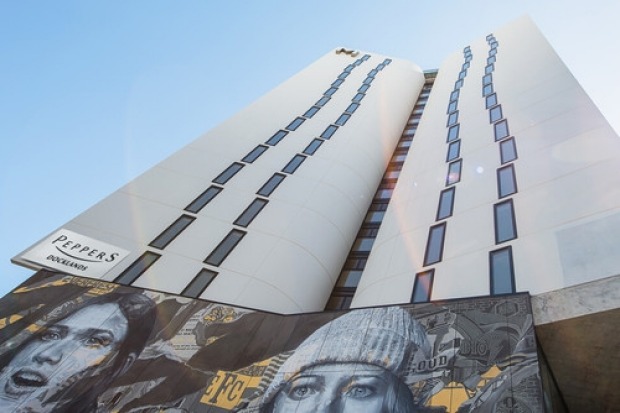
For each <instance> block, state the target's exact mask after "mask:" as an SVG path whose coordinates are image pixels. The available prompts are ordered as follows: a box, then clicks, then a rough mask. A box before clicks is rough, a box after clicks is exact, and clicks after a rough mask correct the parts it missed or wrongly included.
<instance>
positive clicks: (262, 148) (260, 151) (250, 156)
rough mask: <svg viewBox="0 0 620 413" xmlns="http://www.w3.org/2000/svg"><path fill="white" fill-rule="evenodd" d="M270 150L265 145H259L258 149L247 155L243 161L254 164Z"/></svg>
mask: <svg viewBox="0 0 620 413" xmlns="http://www.w3.org/2000/svg"><path fill="white" fill-rule="evenodd" d="M268 148H269V147H268V146H265V145H258V146H257V147H256V148H254V149H252V151H251V152H250V153H248V154H247V155H245V156H244V157H243V159H242V161H243V162H246V163H252V162H254V161H255V160H256V159H258V157H259V156H261V155H262V154H263V152H265V151H266V150H267V149H268Z"/></svg>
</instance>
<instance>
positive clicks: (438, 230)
mask: <svg viewBox="0 0 620 413" xmlns="http://www.w3.org/2000/svg"><path fill="white" fill-rule="evenodd" d="M445 234H446V223H445V222H444V223H442V224H439V225H435V226H433V227H431V229H430V230H429V232H428V242H427V243H426V253H425V254H424V266H427V265H431V264H434V263H436V262H439V261H441V258H442V256H443V242H444V236H445Z"/></svg>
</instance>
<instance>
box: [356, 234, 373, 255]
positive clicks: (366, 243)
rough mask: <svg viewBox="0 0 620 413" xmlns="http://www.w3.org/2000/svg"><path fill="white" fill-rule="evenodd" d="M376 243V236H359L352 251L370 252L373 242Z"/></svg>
mask: <svg viewBox="0 0 620 413" xmlns="http://www.w3.org/2000/svg"><path fill="white" fill-rule="evenodd" d="M374 243H375V237H372V238H357V239H356V240H355V242H354V243H353V247H352V248H351V251H352V252H358V253H369V252H370V250H371V249H372V244H374Z"/></svg>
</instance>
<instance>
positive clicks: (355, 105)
mask: <svg viewBox="0 0 620 413" xmlns="http://www.w3.org/2000/svg"><path fill="white" fill-rule="evenodd" d="M359 107H360V104H359V103H351V104H350V105H349V107H348V108H347V109H346V110H345V112H346V113H353V112H355V111H356V110H357V108H359Z"/></svg>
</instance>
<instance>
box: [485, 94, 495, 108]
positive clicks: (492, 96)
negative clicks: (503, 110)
mask: <svg viewBox="0 0 620 413" xmlns="http://www.w3.org/2000/svg"><path fill="white" fill-rule="evenodd" d="M486 104H487V105H486V106H487V109H488V108H490V107H493V106H495V105H497V93H491V94H490V95H488V96H487V97H486Z"/></svg>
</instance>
